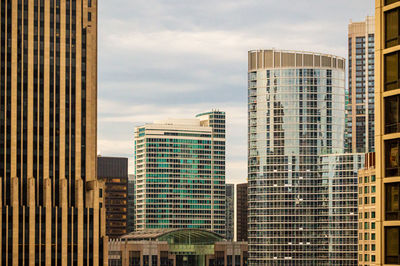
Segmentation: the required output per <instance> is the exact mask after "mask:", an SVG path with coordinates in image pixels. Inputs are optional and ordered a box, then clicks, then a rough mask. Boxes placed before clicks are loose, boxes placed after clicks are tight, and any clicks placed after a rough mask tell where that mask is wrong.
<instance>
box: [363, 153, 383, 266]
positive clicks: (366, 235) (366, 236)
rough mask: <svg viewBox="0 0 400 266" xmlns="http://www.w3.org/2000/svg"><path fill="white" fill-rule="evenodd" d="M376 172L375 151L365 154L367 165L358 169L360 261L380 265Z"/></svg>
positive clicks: (365, 263)
mask: <svg viewBox="0 0 400 266" xmlns="http://www.w3.org/2000/svg"><path fill="white" fill-rule="evenodd" d="M377 209H378V208H377V206H376V174H375V153H374V152H371V153H367V154H366V155H365V167H364V169H361V170H359V171H358V262H359V265H364V266H366V265H378V264H377V260H376V252H377V250H376V244H377V241H376V234H377V231H378V228H377V227H376V211H377Z"/></svg>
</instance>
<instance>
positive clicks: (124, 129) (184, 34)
mask: <svg viewBox="0 0 400 266" xmlns="http://www.w3.org/2000/svg"><path fill="white" fill-rule="evenodd" d="M373 2H374V1H373V0H334V1H332V0H329V1H328V0H212V1H211V0H200V1H194V0H133V1H132V0H112V1H110V0H103V1H99V22H98V23H99V83H98V95H99V102H98V119H99V123H98V150H99V151H98V152H99V153H100V154H101V155H103V156H123V157H128V158H129V159H130V160H129V171H130V173H132V174H133V171H134V163H133V151H134V146H133V132H134V128H135V126H137V125H142V124H144V123H148V122H153V121H154V120H161V119H164V118H169V117H171V118H172V117H174V118H192V117H193V116H194V115H196V114H197V113H201V112H204V111H209V110H211V109H219V110H222V111H225V112H226V114H227V159H226V166H227V171H226V173H227V174H226V180H227V182H234V183H240V182H245V181H246V177H247V80H246V79H247V51H248V50H252V49H269V48H277V49H288V50H305V51H313V52H321V53H329V54H335V55H339V56H343V57H346V58H347V48H346V44H347V26H348V23H349V22H350V19H352V20H353V21H362V20H364V19H365V17H366V16H367V15H373V14H374V6H373Z"/></svg>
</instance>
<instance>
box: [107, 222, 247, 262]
mask: <svg viewBox="0 0 400 266" xmlns="http://www.w3.org/2000/svg"><path fill="white" fill-rule="evenodd" d="M109 247H110V249H109V265H110V266H113V265H122V266H128V265H129V266H142V265H156V266H185V265H188V266H189V265H190V266H216V265H221V266H222V265H226V266H234V265H235V266H246V265H247V242H231V241H226V240H225V239H223V237H222V236H220V235H218V234H216V233H214V232H212V231H207V230H201V229H164V230H161V229H146V230H143V231H137V232H133V233H130V234H127V235H125V236H123V237H122V238H121V239H120V240H112V241H110V243H109Z"/></svg>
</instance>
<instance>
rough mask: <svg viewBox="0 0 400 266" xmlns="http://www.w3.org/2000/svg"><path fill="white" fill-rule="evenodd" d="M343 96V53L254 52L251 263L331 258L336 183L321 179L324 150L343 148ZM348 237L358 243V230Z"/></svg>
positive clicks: (251, 61) (251, 55)
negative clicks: (331, 222) (331, 216)
mask: <svg viewBox="0 0 400 266" xmlns="http://www.w3.org/2000/svg"><path fill="white" fill-rule="evenodd" d="M345 99H346V96H345V60H344V59H343V58H339V57H336V56H331V55H323V54H316V53H305V52H294V51H277V50H258V51H250V52H249V71H248V116H249V119H248V121H249V125H248V126H249V127H248V128H249V130H248V141H249V143H248V145H249V151H248V152H249V154H248V156H249V157H248V177H249V178H248V179H249V180H248V182H249V191H248V192H249V196H248V197H249V198H248V200H249V255H250V265H311V264H312V265H329V264H330V262H329V261H330V256H331V252H332V249H334V248H336V247H333V246H332V245H330V243H331V241H330V235H332V232H331V231H330V230H329V226H330V225H329V213H331V212H332V211H330V209H329V206H331V207H332V204H333V203H332V202H329V200H330V199H329V195H330V193H329V189H332V187H329V183H332V182H326V180H325V181H324V179H323V178H322V176H323V169H322V168H323V166H324V165H326V159H324V157H323V156H322V155H327V154H343V152H344V132H345V111H344V110H345ZM324 171H325V170H324ZM325 176H329V174H328V175H325ZM332 178H333V177H332ZM354 188H355V189H357V188H356V186H354ZM343 189H344V190H346V188H343ZM353 197H354V196H353ZM355 198H357V196H355ZM333 212H334V211H333ZM353 212H354V210H353ZM353 214H354V216H355V217H354V220H355V221H356V219H357V217H356V213H353ZM355 225H356V222H355ZM338 230H341V228H340V227H339V228H338ZM355 230H357V228H355ZM350 242H355V246H354V245H353V246H352V247H351V249H352V248H353V247H355V248H356V247H357V246H356V244H357V235H356V234H355V238H353V239H352V240H350ZM352 244H354V243H352ZM356 252H357V250H355V254H356ZM350 257H351V256H350ZM335 260H336V262H337V260H340V258H335ZM353 262H354V261H351V260H349V261H347V262H345V263H343V264H341V265H353V264H352V263H353ZM355 263H356V261H355ZM355 265H356V264H355Z"/></svg>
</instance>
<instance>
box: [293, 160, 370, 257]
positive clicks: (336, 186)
mask: <svg viewBox="0 0 400 266" xmlns="http://www.w3.org/2000/svg"><path fill="white" fill-rule="evenodd" d="M364 157H365V154H364V153H344V154H327V155H321V157H320V160H321V161H320V167H321V183H320V184H319V185H320V188H319V189H318V192H319V193H320V196H321V199H322V201H321V202H320V206H321V207H320V211H319V216H320V217H319V221H318V225H316V227H319V228H320V230H321V232H323V231H325V229H326V228H329V230H328V231H325V234H326V235H323V245H324V249H326V247H328V250H329V253H328V254H329V259H328V260H327V262H324V261H321V263H320V264H321V265H357V256H358V237H357V232H358V230H357V228H358V218H357V212H358V195H357V190H358V186H357V171H358V169H361V168H362V167H364ZM299 204H301V203H299ZM326 221H327V222H326ZM310 244H311V242H310Z"/></svg>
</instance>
